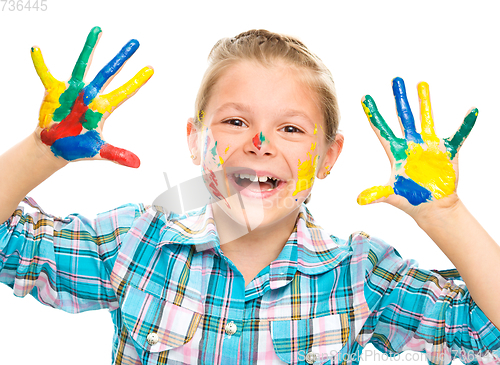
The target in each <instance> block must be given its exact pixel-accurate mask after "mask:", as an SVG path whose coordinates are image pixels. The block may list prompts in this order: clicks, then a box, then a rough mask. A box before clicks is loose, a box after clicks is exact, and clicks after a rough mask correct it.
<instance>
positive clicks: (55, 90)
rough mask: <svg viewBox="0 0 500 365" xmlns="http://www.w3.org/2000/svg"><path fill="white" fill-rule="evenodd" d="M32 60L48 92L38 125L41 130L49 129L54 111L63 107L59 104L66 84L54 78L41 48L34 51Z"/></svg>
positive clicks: (41, 108)
mask: <svg viewBox="0 0 500 365" xmlns="http://www.w3.org/2000/svg"><path fill="white" fill-rule="evenodd" d="M31 59H32V60H33V65H34V66H35V70H36V73H37V74H38V76H39V77H40V80H41V81H42V84H43V86H44V87H45V90H46V91H47V93H46V94H45V97H44V99H43V102H42V106H41V107H40V114H39V117H38V121H39V123H38V125H39V126H40V128H47V127H48V126H49V125H50V122H51V121H52V116H53V115H54V111H55V110H56V109H57V108H59V107H60V106H61V104H60V103H59V97H60V96H61V94H62V93H63V92H64V90H66V84H65V83H64V82H61V81H59V80H57V79H56V78H55V77H54V76H52V74H51V73H50V71H49V69H48V68H47V65H45V61H44V60H43V56H42V52H41V51H40V48H33V49H32V51H31Z"/></svg>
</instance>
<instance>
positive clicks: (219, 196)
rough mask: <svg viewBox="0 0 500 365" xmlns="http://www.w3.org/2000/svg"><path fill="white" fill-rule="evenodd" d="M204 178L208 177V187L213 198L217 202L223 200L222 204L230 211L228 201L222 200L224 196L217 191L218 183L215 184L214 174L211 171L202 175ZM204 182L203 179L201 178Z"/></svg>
mask: <svg viewBox="0 0 500 365" xmlns="http://www.w3.org/2000/svg"><path fill="white" fill-rule="evenodd" d="M204 175H205V176H208V179H209V180H210V182H209V184H208V187H209V190H210V192H211V193H212V195H213V196H215V197H216V198H217V199H219V200H224V203H225V204H226V206H227V207H228V208H229V209H231V206H230V205H229V203H228V201H227V200H226V198H224V195H222V193H221V192H220V191H219V188H218V182H217V177H216V176H215V174H214V172H213V171H212V170H210V171H209V173H207V174H204ZM203 180H205V178H203Z"/></svg>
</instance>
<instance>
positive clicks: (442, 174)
mask: <svg viewBox="0 0 500 365" xmlns="http://www.w3.org/2000/svg"><path fill="white" fill-rule="evenodd" d="M407 154H408V158H407V160H406V164H405V171H406V174H407V175H408V177H409V178H410V179H412V180H413V181H415V182H416V183H418V184H419V185H420V186H423V187H425V188H426V189H428V190H430V191H431V192H432V194H433V196H434V197H435V198H436V199H441V198H444V197H445V196H448V195H450V194H453V192H454V191H455V180H456V174H455V170H454V169H453V165H452V164H451V162H450V160H449V159H448V156H447V155H446V153H444V152H442V151H441V150H439V148H438V147H437V146H433V145H431V146H428V149H427V150H424V149H423V148H422V146H421V145H420V144H417V143H413V142H409V143H408V151H407Z"/></svg>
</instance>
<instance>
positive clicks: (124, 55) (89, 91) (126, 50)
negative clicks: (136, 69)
mask: <svg viewBox="0 0 500 365" xmlns="http://www.w3.org/2000/svg"><path fill="white" fill-rule="evenodd" d="M137 48H139V42H138V41H137V40H135V39H132V40H131V41H129V42H128V43H127V44H126V45H125V46H124V47H123V48H122V49H121V51H120V52H118V54H117V55H116V56H115V57H114V58H113V59H112V60H111V61H110V62H109V63H108V64H107V65H106V66H104V67H103V68H102V70H101V71H99V73H98V74H97V75H96V77H95V78H94V80H92V82H91V83H90V84H88V85H87V86H86V87H85V94H84V98H83V100H84V102H85V104H86V105H89V104H90V102H92V100H94V98H95V97H96V95H97V94H98V93H99V92H100V91H101V89H102V88H103V86H104V84H106V83H107V82H109V81H111V77H112V76H114V75H115V74H116V73H117V72H118V71H119V70H120V69H121V68H122V67H123V65H124V64H125V62H127V60H128V59H129V58H130V57H131V56H132V55H133V54H134V53H135V51H137Z"/></svg>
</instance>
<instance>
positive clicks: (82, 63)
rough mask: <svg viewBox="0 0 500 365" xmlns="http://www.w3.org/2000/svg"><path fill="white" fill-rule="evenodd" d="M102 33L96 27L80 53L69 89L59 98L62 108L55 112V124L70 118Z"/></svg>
mask: <svg viewBox="0 0 500 365" xmlns="http://www.w3.org/2000/svg"><path fill="white" fill-rule="evenodd" d="M100 33H101V28H99V27H94V28H92V30H91V31H90V33H89V35H88V36H87V41H86V42H85V45H84V46H83V49H82V52H81V53H80V57H78V61H76V64H75V67H74V68H73V73H72V74H71V79H70V80H69V81H68V88H67V89H66V91H64V92H63V93H62V94H61V96H60V97H59V103H60V104H61V106H60V107H59V108H57V109H56V110H55V111H54V116H53V118H52V120H54V121H55V122H60V121H62V120H63V119H64V118H66V117H67V116H68V114H69V113H70V112H71V108H72V107H73V104H74V103H75V100H76V98H77V97H78V94H79V93H80V91H81V90H82V89H83V87H84V86H85V83H84V82H83V77H84V76H85V70H86V69H87V64H88V62H89V59H90V56H91V55H92V51H93V50H94V48H95V45H96V44H97V40H98V39H99V34H100Z"/></svg>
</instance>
